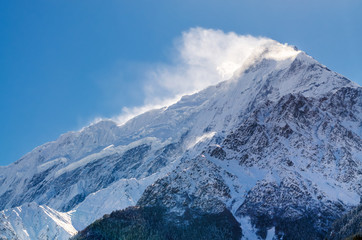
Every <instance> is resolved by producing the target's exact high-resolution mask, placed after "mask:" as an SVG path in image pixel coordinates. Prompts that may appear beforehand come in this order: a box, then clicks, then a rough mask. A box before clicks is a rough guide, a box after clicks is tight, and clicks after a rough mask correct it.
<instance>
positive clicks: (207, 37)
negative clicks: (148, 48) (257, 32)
mask: <svg viewBox="0 0 362 240" xmlns="http://www.w3.org/2000/svg"><path fill="white" fill-rule="evenodd" d="M271 41H273V40H270V39H267V38H261V37H252V36H249V35H247V36H243V35H238V34H236V33H234V32H229V33H224V32H223V31H221V30H213V29H204V28H191V29H190V30H188V31H186V32H183V33H182V36H181V37H180V38H179V39H177V40H176V41H175V51H174V54H173V57H172V59H171V63H168V64H156V66H155V67H153V68H152V70H148V71H147V72H146V73H145V76H146V80H145V86H144V91H145V96H146V98H145V104H144V106H142V107H138V108H133V109H128V108H125V109H123V113H122V114H121V115H120V116H118V117H117V118H116V120H117V121H118V122H119V123H124V122H125V121H127V120H128V119H130V118H131V117H133V116H135V115H138V114H140V113H142V112H145V111H147V110H150V109H152V108H156V107H162V106H166V105H169V104H172V103H174V102H175V101H177V99H179V98H180V97H181V96H182V95H185V94H192V93H194V92H197V91H200V90H202V89H204V88H206V87H207V86H210V85H214V84H217V83H218V82H221V81H223V80H227V79H229V78H231V77H232V75H233V73H234V72H235V71H236V70H237V69H238V68H240V67H241V66H242V65H243V63H244V61H245V60H246V59H247V58H248V57H249V56H250V55H251V53H252V52H253V50H254V49H255V48H257V47H259V46H261V45H264V44H267V43H268V42H271Z"/></svg>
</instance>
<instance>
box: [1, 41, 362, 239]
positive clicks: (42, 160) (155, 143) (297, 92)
mask: <svg viewBox="0 0 362 240" xmlns="http://www.w3.org/2000/svg"><path fill="white" fill-rule="evenodd" d="M361 105H362V104H361V88H360V87H358V86H357V85H355V84H354V83H352V82H350V81H349V80H348V79H346V78H344V77H343V76H341V75H339V74H337V73H335V72H333V71H331V70H329V69H328V68H326V67H325V66H323V65H321V64H319V63H318V62H317V61H315V60H314V59H313V58H311V57H309V56H308V55H306V54H305V53H304V52H302V51H298V50H296V49H294V48H292V47H290V46H286V45H282V44H279V43H276V42H275V43H273V44H268V45H266V46H264V47H263V48H260V49H256V50H255V52H254V53H253V54H252V55H251V56H250V58H249V60H248V61H246V62H245V64H244V65H243V66H241V67H240V69H239V70H237V72H235V74H234V76H233V77H232V79H230V80H228V81H225V82H222V83H219V84H218V85H216V86H211V87H208V88H207V89H205V90H203V91H201V92H199V93H196V94H194V95H190V96H184V97H183V98H182V99H181V100H180V101H179V102H177V103H176V104H174V105H172V106H169V107H167V108H166V107H165V108H162V109H157V110H152V111H150V112H147V113H144V114H142V115H140V116H138V117H135V118H134V119H131V120H130V121H128V122H127V123H126V124H124V125H121V126H118V125H117V124H116V123H114V122H112V121H101V122H99V123H96V124H94V125H91V126H89V127H86V128H84V129H82V130H81V131H79V132H71V133H67V134H64V135H62V136H61V137H60V138H59V139H58V140H56V141H54V142H51V143H47V144H44V145H42V146H40V147H38V148H36V149H34V150H33V151H32V152H30V153H29V154H27V155H25V156H24V157H23V158H21V159H20V160H18V161H17V162H15V163H14V164H11V165H9V166H7V167H1V168H0V208H1V209H9V208H14V207H18V206H22V205H23V206H24V205H26V204H27V203H29V202H36V203H37V204H39V205H46V206H49V207H51V208H53V209H55V210H57V211H61V212H69V214H70V215H71V217H72V224H73V226H74V227H75V228H76V229H77V230H81V229H82V228H84V227H85V226H87V225H88V224H90V223H91V222H92V221H94V220H95V219H97V218H99V217H101V216H103V214H105V213H109V212H111V211H113V210H116V209H122V208H125V207H127V206H131V205H134V204H135V203H137V201H138V203H139V204H141V205H152V204H155V203H162V204H164V205H166V206H167V207H169V208H170V209H173V210H174V211H176V212H180V213H182V211H183V210H182V207H179V206H181V205H182V203H183V201H186V202H187V205H189V206H190V207H192V208H201V209H202V210H203V211H221V210H222V209H224V207H226V208H228V209H230V210H231V212H232V213H233V214H234V216H236V217H237V219H238V220H239V221H240V222H241V227H242V229H243V232H244V233H245V234H246V233H248V232H249V233H250V234H251V235H253V234H254V235H253V236H255V231H254V230H253V229H252V226H251V225H250V224H249V220H248V219H249V218H250V219H251V224H252V225H253V226H254V227H257V228H258V229H259V230H258V231H259V232H258V233H259V235H260V236H262V237H264V236H265V235H266V234H267V232H268V231H267V230H270V229H273V227H274V228H275V229H274V230H275V231H274V233H276V234H279V235H281V234H283V233H284V232H285V227H284V228H283V227H282V225H283V224H284V222H285V221H287V219H288V218H289V217H290V218H291V219H288V220H293V219H294V220H296V219H301V218H303V217H306V216H309V215H308V214H309V213H317V214H321V215H323V214H327V215H328V214H330V212H329V211H327V212H325V211H324V209H326V208H327V209H328V208H330V209H334V210H336V211H335V213H333V214H332V215H331V216H329V215H328V216H327V217H326V218H325V219H322V218H321V219H316V221H317V222H318V221H319V222H318V224H320V225H321V226H320V227H316V229H315V233H316V234H317V235H316V236H318V237H319V236H320V234H322V233H323V232H324V231H325V229H326V227H327V226H326V225H327V224H328V221H331V220H333V219H334V218H336V217H337V215H340V214H342V213H343V212H345V211H346V210H347V209H348V208H349V207H350V206H353V205H356V204H357V203H358V201H359V195H361V173H362V168H361V158H362V157H361V145H362V144H361V119H362V116H361V111H362V110H361ZM158 179H159V180H158ZM201 179H202V180H201ZM150 185H151V186H150ZM148 186H150V187H149V188H147V187H148ZM146 188H147V190H146V191H145V192H144V193H143V191H144V189H146ZM178 192H180V194H178ZM336 192H337V193H338V194H339V195H336V194H335V193H336ZM181 193H182V194H181ZM186 196H192V197H191V198H190V199H189V200H187V197H186ZM185 204H186V203H185ZM254 210H257V211H254ZM4 214H5V216H6V215H8V214H9V213H8V212H5V213H4ZM264 215H265V216H264ZM261 219H262V220H261ZM264 220H265V221H264ZM290 222H292V221H290ZM318 224H316V225H318ZM248 229H249V230H248ZM269 232H271V231H269ZM15 234H17V235H19V234H20V233H19V230H16V231H15ZM318 234H319V235H318ZM19 236H20V235H19ZM245 236H246V235H245ZM20 239H22V238H20Z"/></svg>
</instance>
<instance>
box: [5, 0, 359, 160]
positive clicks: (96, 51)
mask: <svg viewBox="0 0 362 240" xmlns="http://www.w3.org/2000/svg"><path fill="white" fill-rule="evenodd" d="M297 2H299V3H297ZM361 12H362V1H359V0H354V1H353V0H344V1H339V0H338V1H337V0H329V1H325V0H319V1H316V0H314V1H312V0H305V1H287V0H285V1H274V0H265V1H261V0H253V1H251V0H250V1H243V0H223V1H222V0H207V1H206V0H198V1H195V0H192V1H191V0H190V1H189V0H183V1H178V0H173V1H170V0H164V1H163V0H161V1H158V0H152V1H151V0H149V1H145V0H144V1H123V0H120V1H112V0H109V1H99V0H98V1H94V0H78V1H70V0H63V1H56V0H44V1H37V0H35V1H25V0H24V1H17V0H13V1H1V3H0V83H1V87H0V114H1V118H0V124H1V130H0V146H1V147H0V150H1V155H0V165H7V164H9V163H11V162H14V161H15V160H17V159H18V158H20V157H21V156H22V155H24V154H25V153H27V152H29V151H31V150H32V149H33V148H34V147H36V146H38V145H40V144H43V143H45V142H47V141H52V140H55V139H56V138H57V137H58V136H59V135H60V134H62V133H64V132H66V131H71V130H78V129H80V128H81V127H83V126H85V125H87V124H89V123H90V122H91V121H92V120H94V119H95V118H96V117H113V116H115V115H117V114H119V113H120V112H121V110H122V108H123V107H134V106H141V105H143V104H144V100H145V97H146V96H145V91H144V84H145V81H144V76H145V75H144V73H145V72H146V71H147V69H150V68H152V66H154V65H155V64H158V63H164V64H170V65H172V54H173V52H174V46H175V41H176V40H175V39H178V38H180V36H181V33H182V32H184V31H188V30H189V29H190V28H194V27H202V28H212V29H221V30H222V31H224V32H229V31H233V32H235V33H237V34H241V35H245V34H251V35H253V36H263V37H268V38H272V39H275V40H277V41H279V42H282V43H289V44H292V45H296V46H297V47H298V48H299V49H302V50H304V51H306V52H307V53H308V54H310V55H311V56H313V57H314V58H316V59H317V60H318V61H320V62H321V63H323V64H324V65H326V66H328V67H329V68H331V69H333V70H334V71H337V72H339V73H341V74H343V75H345V76H346V77H348V78H350V79H351V80H353V81H355V82H358V83H359V84H360V85H361V84H362V47H361V43H362V14H361Z"/></svg>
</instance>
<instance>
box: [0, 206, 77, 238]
mask: <svg viewBox="0 0 362 240" xmlns="http://www.w3.org/2000/svg"><path fill="white" fill-rule="evenodd" d="M75 233H77V230H75V229H74V227H73V226H72V224H71V219H70V215H69V214H67V213H60V212H57V211H55V210H54V209H51V208H49V207H47V206H39V205H37V204H36V203H27V204H24V205H23V206H20V207H16V208H13V209H7V210H4V211H1V212H0V239H27V240H32V239H38V240H43V239H44V240H45V239H57V240H58V239H68V238H70V237H71V236H72V235H74V234H75Z"/></svg>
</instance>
